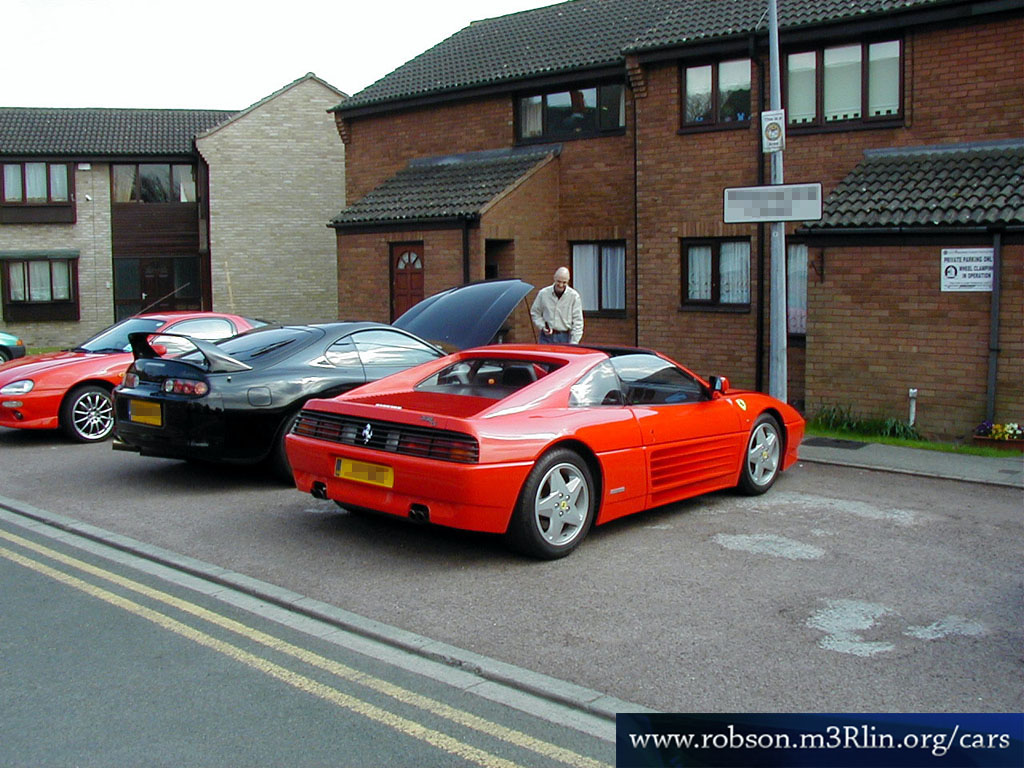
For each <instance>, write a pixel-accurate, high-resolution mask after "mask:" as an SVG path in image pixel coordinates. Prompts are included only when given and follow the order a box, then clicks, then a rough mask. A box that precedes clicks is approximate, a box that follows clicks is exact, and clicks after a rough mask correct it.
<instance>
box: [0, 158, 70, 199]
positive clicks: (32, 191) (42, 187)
mask: <svg viewBox="0 0 1024 768" xmlns="http://www.w3.org/2000/svg"><path fill="white" fill-rule="evenodd" d="M68 174H69V172H68V166H67V164H66V163H4V173H3V177H2V178H3V181H2V182H0V183H2V184H3V198H2V199H3V202H4V205H54V204H56V205H62V204H67V203H69V202H70V201H71V197H70V191H69V189H70V185H69V183H68Z"/></svg>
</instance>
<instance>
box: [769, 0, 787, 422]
mask: <svg viewBox="0 0 1024 768" xmlns="http://www.w3.org/2000/svg"><path fill="white" fill-rule="evenodd" d="M768 46H769V50H768V69H769V76H770V80H771V88H770V91H769V99H770V106H771V109H773V110H778V109H782V78H781V75H780V72H779V18H778V10H777V8H776V0H768ZM783 182H784V178H783V172H782V150H781V149H779V150H777V151H775V152H772V153H771V183H772V184H782V183H783ZM769 231H770V240H769V242H770V246H771V248H770V251H769V253H770V259H771V268H770V270H769V274H770V278H771V293H770V295H769V300H770V303H769V315H770V318H771V320H770V324H769V334H768V343H769V346H770V347H771V353H770V356H769V362H768V393H769V394H770V395H772V397H775V398H778V399H779V400H782V401H783V402H787V394H788V393H787V385H786V379H787V376H788V371H787V365H786V351H787V350H786V346H787V342H786V332H787V331H786V326H787V323H786V229H785V224H783V223H782V222H781V221H775V222H772V223H771V224H770V225H769Z"/></svg>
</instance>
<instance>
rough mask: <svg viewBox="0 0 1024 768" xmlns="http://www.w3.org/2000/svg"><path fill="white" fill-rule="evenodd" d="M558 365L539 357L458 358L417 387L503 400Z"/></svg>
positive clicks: (427, 390)
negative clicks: (539, 360) (522, 358)
mask: <svg viewBox="0 0 1024 768" xmlns="http://www.w3.org/2000/svg"><path fill="white" fill-rule="evenodd" d="M557 367H558V365H557V364H556V363H551V362H549V361H543V362H538V361H536V360H509V359H501V358H499V359H491V358H472V359H469V360H459V361H458V362H455V363H452V364H451V365H449V366H446V367H445V368H442V369H441V370H440V371H438V372H437V373H435V374H434V375H433V376H431V377H430V378H428V379H425V380H423V381H421V382H420V383H419V384H417V385H416V390H417V391H419V392H444V393H448V394H452V395H466V396H470V397H488V398H491V399H492V400H501V399H502V398H504V397H508V396H509V395H511V394H512V393H513V392H517V391H519V390H520V389H522V388H523V387H526V386H529V385H530V384H533V382H535V381H537V380H538V379H541V378H543V377H544V376H547V375H548V374H549V373H551V371H553V370H555V369H556V368H557Z"/></svg>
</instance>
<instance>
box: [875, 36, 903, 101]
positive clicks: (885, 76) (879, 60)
mask: <svg viewBox="0 0 1024 768" xmlns="http://www.w3.org/2000/svg"><path fill="white" fill-rule="evenodd" d="M899 111H900V43H899V41H898V40H893V41H891V42H888V43H873V44H872V45H870V46H868V117H883V116H885V115H895V114H898V113H899Z"/></svg>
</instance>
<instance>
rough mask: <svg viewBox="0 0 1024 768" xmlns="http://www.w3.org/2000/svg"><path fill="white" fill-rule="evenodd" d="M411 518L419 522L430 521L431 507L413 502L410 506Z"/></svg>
mask: <svg viewBox="0 0 1024 768" xmlns="http://www.w3.org/2000/svg"><path fill="white" fill-rule="evenodd" d="M409 519H410V520H413V521H415V522H417V523H429V522H430V508H429V507H428V506H427V505H426V504H412V505H411V506H410V507H409Z"/></svg>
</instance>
